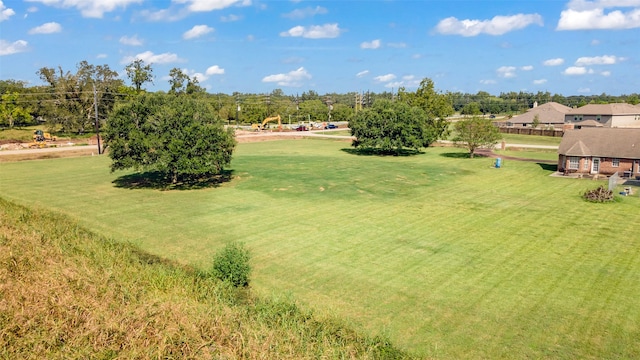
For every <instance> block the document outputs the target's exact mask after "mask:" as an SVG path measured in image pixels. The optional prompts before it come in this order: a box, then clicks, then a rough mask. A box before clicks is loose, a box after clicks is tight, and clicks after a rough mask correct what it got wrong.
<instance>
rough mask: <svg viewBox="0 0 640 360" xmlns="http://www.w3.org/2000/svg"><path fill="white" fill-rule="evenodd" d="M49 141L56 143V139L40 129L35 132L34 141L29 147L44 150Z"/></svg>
mask: <svg viewBox="0 0 640 360" xmlns="http://www.w3.org/2000/svg"><path fill="white" fill-rule="evenodd" d="M47 141H56V137H55V136H51V134H50V133H47V132H44V131H42V130H40V129H38V130H34V131H33V141H32V142H30V143H29V147H30V148H40V149H42V148H44V147H46V146H47Z"/></svg>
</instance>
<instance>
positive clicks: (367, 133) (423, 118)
mask: <svg viewBox="0 0 640 360" xmlns="http://www.w3.org/2000/svg"><path fill="white" fill-rule="evenodd" d="M349 128H351V135H352V136H354V137H355V139H354V140H353V142H352V145H353V146H354V147H355V148H361V149H370V150H374V151H380V152H382V153H394V154H399V153H400V152H402V151H403V149H413V150H419V149H421V148H424V147H428V146H429V145H430V144H431V143H433V142H435V141H436V140H438V136H439V134H441V131H440V130H439V129H438V124H437V123H436V122H435V121H434V119H433V118H430V117H429V116H428V115H427V113H426V112H425V111H424V110H423V109H421V108H419V107H417V106H409V105H408V104H406V103H404V102H393V101H390V100H385V99H382V100H377V101H376V102H374V103H373V106H372V107H371V108H367V109H364V110H362V111H359V112H358V113H357V114H356V115H355V116H354V117H353V118H352V119H351V121H350V122H349Z"/></svg>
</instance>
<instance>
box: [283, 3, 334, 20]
mask: <svg viewBox="0 0 640 360" xmlns="http://www.w3.org/2000/svg"><path fill="white" fill-rule="evenodd" d="M326 13H328V11H327V9H326V8H323V7H322V6H316V7H315V8H312V7H307V8H304V9H296V10H293V11H292V12H290V13H287V14H283V15H282V17H284V18H288V19H296V20H299V19H304V18H307V17H312V16H316V15H324V14H326Z"/></svg>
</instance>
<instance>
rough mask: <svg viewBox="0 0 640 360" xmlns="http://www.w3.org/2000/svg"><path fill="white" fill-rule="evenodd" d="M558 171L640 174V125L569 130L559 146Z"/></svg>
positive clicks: (621, 174)
mask: <svg viewBox="0 0 640 360" xmlns="http://www.w3.org/2000/svg"><path fill="white" fill-rule="evenodd" d="M558 171H560V172H563V173H565V174H566V173H578V174H603V175H613V174H615V173H616V172H617V173H618V175H620V176H626V177H631V176H640V128H637V129H624V128H593V127H584V128H582V129H574V130H566V131H565V132H564V136H563V137H562V141H561V142H560V146H559V147H558Z"/></svg>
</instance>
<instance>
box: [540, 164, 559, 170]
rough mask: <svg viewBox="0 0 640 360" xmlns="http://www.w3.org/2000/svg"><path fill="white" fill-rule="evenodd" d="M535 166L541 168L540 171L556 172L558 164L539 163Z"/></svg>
mask: <svg viewBox="0 0 640 360" xmlns="http://www.w3.org/2000/svg"><path fill="white" fill-rule="evenodd" d="M537 164H538V165H539V166H540V167H541V168H542V170H546V171H553V172H555V171H558V164H551V163H541V162H539V163H537Z"/></svg>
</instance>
